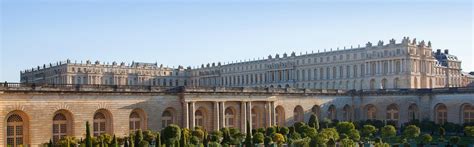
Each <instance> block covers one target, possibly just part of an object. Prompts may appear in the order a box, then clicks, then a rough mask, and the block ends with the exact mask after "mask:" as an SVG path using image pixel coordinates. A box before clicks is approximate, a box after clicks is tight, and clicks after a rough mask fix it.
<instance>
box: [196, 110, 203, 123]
mask: <svg viewBox="0 0 474 147" xmlns="http://www.w3.org/2000/svg"><path fill="white" fill-rule="evenodd" d="M194 115H195V120H196V126H202V127H203V126H204V115H203V113H202V111H201V110H197V111H196V113H195V114H194Z"/></svg>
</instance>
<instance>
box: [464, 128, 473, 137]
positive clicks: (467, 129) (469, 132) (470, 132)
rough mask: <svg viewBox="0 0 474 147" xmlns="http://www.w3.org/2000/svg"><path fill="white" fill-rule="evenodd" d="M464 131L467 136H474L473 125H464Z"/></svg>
mask: <svg viewBox="0 0 474 147" xmlns="http://www.w3.org/2000/svg"><path fill="white" fill-rule="evenodd" d="M464 133H466V135H467V136H470V137H474V126H466V127H464Z"/></svg>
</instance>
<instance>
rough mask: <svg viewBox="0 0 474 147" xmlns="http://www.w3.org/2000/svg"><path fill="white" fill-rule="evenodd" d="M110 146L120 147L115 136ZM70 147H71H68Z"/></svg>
mask: <svg viewBox="0 0 474 147" xmlns="http://www.w3.org/2000/svg"><path fill="white" fill-rule="evenodd" d="M110 146H111V147H118V146H119V143H118V142H117V138H116V137H115V135H114V137H113V139H112V142H111V143H110ZM68 147H69V146H68Z"/></svg>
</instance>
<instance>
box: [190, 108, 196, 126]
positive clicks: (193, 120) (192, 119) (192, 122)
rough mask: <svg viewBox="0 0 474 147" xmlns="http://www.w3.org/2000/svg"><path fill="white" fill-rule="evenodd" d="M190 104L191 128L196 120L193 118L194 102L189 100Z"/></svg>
mask: <svg viewBox="0 0 474 147" xmlns="http://www.w3.org/2000/svg"><path fill="white" fill-rule="evenodd" d="M190 106H191V109H190V110H191V113H190V114H191V118H190V120H191V128H190V129H194V127H195V126H196V120H195V118H194V113H195V112H196V110H195V109H196V108H195V102H190Z"/></svg>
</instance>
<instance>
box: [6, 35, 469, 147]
mask: <svg viewBox="0 0 474 147" xmlns="http://www.w3.org/2000/svg"><path fill="white" fill-rule="evenodd" d="M461 71H462V70H461V61H460V60H459V59H458V58H457V57H456V56H454V55H451V54H449V51H448V50H444V51H443V50H441V49H437V50H436V51H433V50H432V48H431V43H430V42H427V43H425V41H420V42H417V41H416V39H413V40H410V39H409V38H408V37H404V38H403V39H402V41H401V42H400V43H397V42H396V41H395V40H394V39H392V40H390V41H389V43H388V44H384V42H383V41H379V42H378V43H377V45H372V43H370V42H369V43H367V44H366V46H365V47H357V48H352V47H351V48H347V49H346V48H344V49H335V50H332V49H331V50H330V51H323V52H319V51H318V52H317V53H310V54H300V55H296V53H291V54H289V55H288V54H286V53H284V54H282V55H281V56H280V55H278V54H277V55H275V56H271V55H270V56H268V58H266V59H262V60H254V61H246V62H238V63H227V64H221V63H220V62H218V63H217V64H216V63H210V64H206V65H204V64H203V65H201V66H200V67H199V68H191V67H187V68H184V67H183V66H179V67H177V68H169V67H164V66H163V65H158V64H157V63H141V62H133V63H132V64H125V63H123V62H122V63H120V64H118V63H117V62H112V63H111V64H108V63H100V62H99V61H96V62H94V63H92V62H91V61H86V62H80V63H77V62H71V61H70V60H67V61H61V62H58V63H55V64H49V65H46V64H45V65H43V66H38V67H36V68H32V69H29V70H25V71H21V83H7V82H5V83H1V84H0V113H1V115H0V120H3V121H0V126H2V127H1V129H0V130H1V131H0V136H1V138H0V146H7V145H18V144H28V145H32V146H39V145H40V144H42V143H46V142H48V141H49V140H50V139H52V140H53V141H57V140H59V139H60V138H62V137H64V136H75V137H76V138H84V136H85V123H86V121H88V122H90V123H91V126H92V128H93V129H92V133H93V135H95V136H98V135H101V134H105V133H107V134H115V135H117V136H125V135H127V134H129V132H130V131H133V130H137V129H142V130H145V129H150V130H154V131H157V130H161V129H162V128H164V127H166V126H168V125H170V124H177V125H180V126H181V127H187V128H194V127H195V126H202V127H203V128H205V129H207V130H217V129H219V128H222V127H234V128H239V129H240V130H242V131H243V132H245V131H246V125H245V123H246V122H247V121H248V122H250V123H251V125H250V127H251V129H253V128H261V127H268V126H274V125H278V126H290V125H293V124H294V123H295V122H300V121H305V122H306V121H308V119H309V117H310V115H311V114H316V115H317V116H318V117H320V118H321V119H320V120H322V119H331V120H340V121H361V120H368V119H376V120H385V121H390V122H394V123H395V124H396V125H397V126H400V125H401V124H403V123H405V122H408V121H410V120H411V119H419V120H431V121H434V122H436V123H438V124H443V123H446V122H452V123H457V124H463V123H471V122H474V87H464V86H465V85H467V84H468V83H469V82H468V81H469V80H471V79H467V78H465V77H464V76H463V75H465V74H461ZM470 78H472V77H470Z"/></svg>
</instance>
